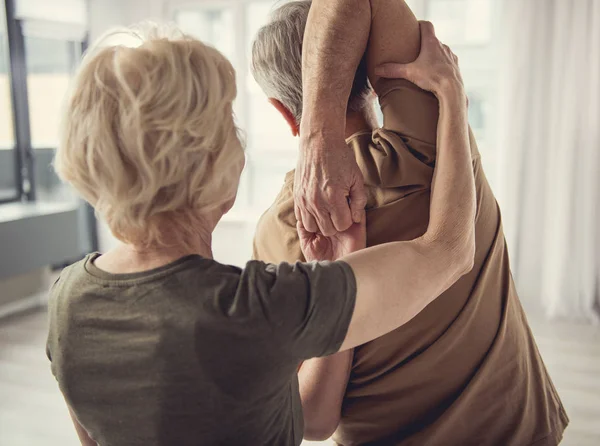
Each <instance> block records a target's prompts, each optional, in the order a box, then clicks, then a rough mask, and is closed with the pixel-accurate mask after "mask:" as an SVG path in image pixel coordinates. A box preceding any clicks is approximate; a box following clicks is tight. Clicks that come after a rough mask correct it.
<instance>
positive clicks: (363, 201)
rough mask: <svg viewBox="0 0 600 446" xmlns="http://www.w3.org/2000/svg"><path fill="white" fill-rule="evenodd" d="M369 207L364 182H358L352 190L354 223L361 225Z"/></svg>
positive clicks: (351, 202) (351, 206) (351, 205)
mask: <svg viewBox="0 0 600 446" xmlns="http://www.w3.org/2000/svg"><path fill="white" fill-rule="evenodd" d="M366 206H367V192H366V191H365V185H364V184H363V183H362V182H356V183H354V185H353V186H352V188H351V189H350V209H351V210H352V221H353V222H354V223H360V222H361V221H362V216H363V214H364V212H365V207H366Z"/></svg>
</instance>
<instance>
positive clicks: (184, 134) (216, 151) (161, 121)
mask: <svg viewBox="0 0 600 446" xmlns="http://www.w3.org/2000/svg"><path fill="white" fill-rule="evenodd" d="M124 38H125V39H127V40H129V42H128V43H127V46H125V45H121V44H120V45H111V44H110V42H111V41H123V39H124ZM132 42H133V44H132ZM235 96H236V86H235V72H234V70H233V67H232V66H231V64H230V63H229V61H227V59H226V58H225V57H224V56H223V55H222V54H221V53H219V52H218V51H217V50H216V49H214V48H212V47H210V46H207V45H204V44H203V43H202V42H200V41H198V40H195V39H193V38H191V37H188V36H186V35H184V34H182V33H181V32H179V31H177V30H176V29H175V28H174V27H163V28H161V27H158V26H156V25H150V24H145V25H143V26H138V27H132V28H128V29H124V30H119V31H116V32H110V33H108V34H106V35H105V36H103V37H102V38H101V39H100V40H99V41H98V42H97V43H96V44H95V45H94V46H93V47H92V48H91V49H90V50H89V51H88V53H87V54H86V56H85V57H84V60H83V62H82V64H81V66H80V68H79V70H78V72H77V74H76V76H75V79H74V83H73V86H72V91H71V93H70V96H69V98H68V101H67V104H66V108H65V112H64V116H63V128H62V134H61V141H60V145H59V148H58V151H57V154H56V159H55V169H56V171H57V173H58V174H59V176H60V177H61V178H62V179H63V180H65V181H67V182H69V183H70V184H71V185H73V186H74V187H75V189H77V191H79V193H80V194H81V195H82V196H83V197H84V198H85V199H86V200H87V201H89V202H90V203H91V204H92V205H93V206H94V208H95V209H96V212H97V213H98V214H99V215H100V216H101V217H102V218H104V219H105V220H106V222H107V223H108V225H109V227H110V229H111V230H112V232H113V234H114V235H115V236H116V237H117V238H119V239H121V240H122V241H125V242H127V243H132V244H136V245H146V246H155V245H157V246H164V245H167V244H180V243H184V242H185V240H190V237H194V236H195V235H196V236H197V230H198V223H199V218H200V216H201V215H204V213H206V212H211V211H213V210H214V209H216V208H219V207H222V206H223V205H224V203H226V202H228V201H230V200H233V198H234V197H235V193H236V191H237V185H238V182H239V173H240V171H241V167H240V165H241V164H243V161H244V153H243V149H242V145H241V142H240V140H239V138H238V136H237V128H236V125H235V122H234V117H233V112H232V102H233V100H234V99H235ZM165 228H167V230H166V231H165Z"/></svg>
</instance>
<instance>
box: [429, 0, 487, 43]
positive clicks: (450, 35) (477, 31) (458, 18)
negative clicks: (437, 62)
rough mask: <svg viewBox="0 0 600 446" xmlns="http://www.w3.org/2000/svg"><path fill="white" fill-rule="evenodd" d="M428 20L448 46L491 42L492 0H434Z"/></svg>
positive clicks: (431, 2) (431, 3)
mask: <svg viewBox="0 0 600 446" xmlns="http://www.w3.org/2000/svg"><path fill="white" fill-rule="evenodd" d="M427 6H428V7H427V15H428V18H427V19H428V20H430V21H431V22H433V23H434V25H435V30H436V33H437V35H438V36H439V37H440V38H441V39H443V40H444V42H445V43H446V44H447V45H450V46H455V45H487V44H489V43H490V40H491V37H492V33H491V29H492V28H491V19H492V15H491V12H492V2H491V1H490V0H430V1H429V2H428V4H427Z"/></svg>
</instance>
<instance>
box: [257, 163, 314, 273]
mask: <svg viewBox="0 0 600 446" xmlns="http://www.w3.org/2000/svg"><path fill="white" fill-rule="evenodd" d="M253 258H254V259H258V260H263V261H265V262H270V263H279V262H284V261H287V262H295V261H297V260H303V256H302V252H301V250H300V241H299V238H298V232H297V230H296V215H295V214H294V171H291V172H289V173H288V174H287V175H286V178H285V181H284V183H283V186H282V188H281V190H280V191H279V193H278V194H277V197H276V198H275V201H274V202H273V204H272V205H271V206H270V207H269V208H268V209H267V210H266V211H265V212H264V213H263V215H262V216H261V217H260V219H259V220H258V224H257V225H256V234H255V236H254V245H253Z"/></svg>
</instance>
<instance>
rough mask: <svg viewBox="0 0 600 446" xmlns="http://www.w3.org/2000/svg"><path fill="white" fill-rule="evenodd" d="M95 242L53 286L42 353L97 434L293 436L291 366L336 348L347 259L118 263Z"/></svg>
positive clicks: (348, 301)
mask: <svg viewBox="0 0 600 446" xmlns="http://www.w3.org/2000/svg"><path fill="white" fill-rule="evenodd" d="M98 256H99V255H98V254H93V255H90V256H88V257H87V258H85V259H84V260H82V261H81V262H78V263H76V264H74V265H72V266H70V267H68V268H66V269H65V270H64V271H63V273H62V274H61V276H60V278H59V280H58V281H57V283H56V284H55V285H54V287H53V289H52V292H51V299H50V308H49V317H50V331H49V336H48V346H47V353H48V357H49V358H50V360H51V363H52V372H53V374H54V376H55V377H56V379H57V381H58V384H59V386H60V389H61V391H62V393H63V395H64V397H65V399H66V401H67V403H68V405H69V406H70V407H71V409H72V411H73V412H74V414H75V416H76V417H77V419H78V420H79V422H80V423H81V425H82V426H83V427H84V428H85V429H86V430H87V431H88V433H89V434H90V436H91V437H92V438H93V439H94V440H95V441H97V442H98V443H99V444H100V445H101V446H117V445H119V446H120V445H124V446H136V445H144V446H152V445H169V446H171V445H172V446H186V445H278V446H279V445H298V444H300V442H301V440H302V433H303V424H302V409H301V405H300V399H299V393H298V381H297V376H296V370H297V367H298V364H299V363H300V362H301V361H303V360H305V359H308V358H311V357H317V356H325V355H329V354H331V353H334V352H336V351H337V350H338V349H339V347H340V345H341V343H342V341H343V339H344V337H345V336H346V332H347V329H348V325H349V323H350V319H351V317H352V312H353V310H354V302H355V297H356V282H355V278H354V275H353V273H352V270H351V268H350V267H349V266H348V265H347V264H345V263H343V262H331V263H328V262H324V263H312V264H302V263H296V264H294V265H290V264H287V263H282V264H281V265H278V266H276V265H269V264H265V263H263V262H249V263H248V264H247V265H246V267H245V268H244V269H240V268H236V267H233V266H225V265H222V264H220V263H218V262H216V261H214V260H211V259H206V258H202V257H200V256H190V257H186V258H182V259H180V260H178V261H176V262H174V263H171V264H169V265H166V266H164V267H161V268H158V269H155V270H152V271H148V272H143V273H136V274H120V275H114V274H109V273H106V272H104V271H101V270H100V269H98V268H97V267H96V266H95V265H94V260H95V259H96V258H97V257H98Z"/></svg>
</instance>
